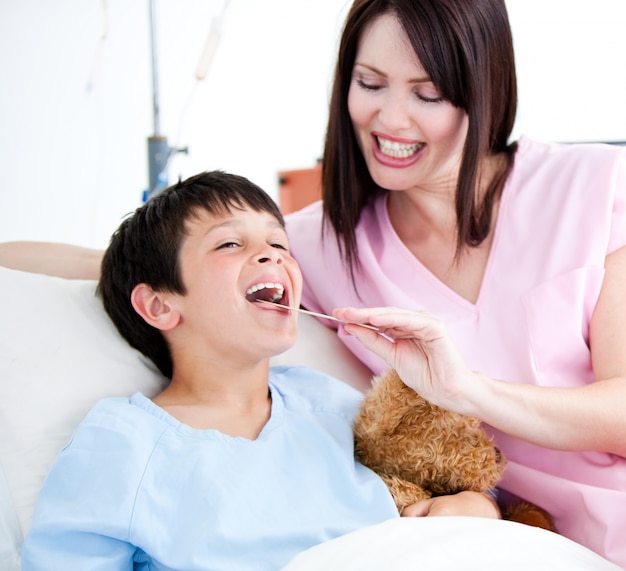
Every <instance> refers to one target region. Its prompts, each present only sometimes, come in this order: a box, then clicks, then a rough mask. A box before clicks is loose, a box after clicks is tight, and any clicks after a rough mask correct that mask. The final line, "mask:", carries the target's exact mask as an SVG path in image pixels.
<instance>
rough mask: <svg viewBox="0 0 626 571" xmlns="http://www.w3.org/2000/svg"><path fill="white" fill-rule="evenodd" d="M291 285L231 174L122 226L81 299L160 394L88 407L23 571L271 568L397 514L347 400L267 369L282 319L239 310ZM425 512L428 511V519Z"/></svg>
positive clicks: (273, 226) (262, 211)
mask: <svg viewBox="0 0 626 571" xmlns="http://www.w3.org/2000/svg"><path fill="white" fill-rule="evenodd" d="M301 287H302V278H301V274H300V270H299V267H298V265H297V263H296V261H295V260H294V259H293V258H292V257H291V255H290V254H289V248H288V242H287V237H286V234H285V231H284V222H283V218H282V215H281V213H280V211H279V210H278V208H277V206H276V204H275V203H274V202H273V200H272V199H271V198H270V197H269V196H268V195H267V194H265V192H264V191H263V190H261V189H260V188H259V187H257V186H255V185H254V184H252V183H251V182H249V181H248V180H246V179H244V178H242V177H238V176H234V175H228V174H225V173H222V172H211V173H203V174H200V175H197V176H194V177H192V178H190V179H188V180H186V181H184V182H179V183H178V184H176V185H174V186H172V187H170V188H169V189H167V190H165V191H163V192H162V193H160V194H158V195H157V196H155V197H154V198H152V199H151V200H150V201H149V202H147V203H146V204H145V205H143V206H142V207H141V208H139V209H138V210H137V211H136V212H135V213H134V214H133V215H132V216H131V217H130V218H127V219H126V220H125V221H124V222H122V224H121V225H120V228H119V229H118V231H117V232H116V233H115V234H114V235H113V237H112V239H111V243H110V245H109V247H108V249H107V251H106V252H105V255H104V258H103V262H102V272H101V278H100V283H99V291H100V293H101V295H102V299H103V303H104V306H105V309H106V310H107V313H108V314H109V316H110V317H111V319H112V320H113V322H114V323H115V324H116V326H117V328H118V329H119V331H120V333H121V334H122V335H123V336H124V337H125V338H126V339H127V341H128V342H129V343H130V344H131V345H132V346H133V347H135V348H137V349H138V350H140V351H141V352H143V353H144V354H145V355H146V356H148V357H150V358H151V359H152V360H153V361H154V362H155V363H156V365H157V366H158V367H159V368H160V370H161V371H162V372H163V373H164V375H166V376H167V377H168V378H170V379H171V381H170V383H169V385H168V386H167V387H166V388H165V390H163V392H161V393H160V394H158V395H157V396H156V397H155V398H154V399H152V400H150V399H148V398H146V397H145V396H143V395H142V394H139V393H137V394H135V395H133V396H132V397H131V398H130V399H128V398H111V399H105V400H103V401H101V402H100V403H98V404H97V405H96V406H95V407H94V408H93V409H92V410H91V411H90V413H89V414H88V415H87V417H86V418H85V420H84V421H83V422H82V423H81V424H80V425H79V427H78V428H77V430H76V431H75V433H74V435H73V437H72V440H71V441H70V443H69V444H68V445H67V446H66V447H65V448H64V449H63V450H62V451H61V452H60V453H59V456H58V458H57V460H56V462H55V464H54V465H53V467H52V469H51V471H50V474H49V475H48V477H47V479H46V482H45V483H44V485H43V487H42V490H41V493H40V496H39V498H38V500H37V504H36V506H35V513H34V516H33V523H32V527H31V531H30V533H29V535H28V536H27V538H26V541H25V543H24V550H23V554H22V569H23V571H39V570H44V569H62V570H63V571H94V570H107V571H110V570H131V569H159V570H175V569H176V570H181V571H182V570H185V571H193V570H202V571H206V570H208V569H211V570H219V569H225V570H228V571H234V570H238V569H254V570H255V571H258V570H262V569H268V570H276V569H279V568H280V567H282V566H283V565H285V564H286V563H287V562H288V561H289V560H290V559H291V558H292V557H293V556H295V555H296V554H297V553H299V552H300V551H303V550H304V549H307V548H308V547H311V546H313V545H316V544H318V543H320V542H322V541H325V540H327V539H331V538H334V537H337V536H339V535H342V534H345V533H347V532H350V531H353V530H356V529H359V528H361V527H364V526H367V525H371V524H375V523H379V522H381V521H383V520H385V519H388V518H392V517H397V516H398V513H397V511H396V508H395V505H394V502H393V500H392V498H391V495H390V494H389V492H388V490H387V488H386V486H385V485H384V484H383V482H382V480H380V479H379V478H378V476H376V475H375V474H374V473H373V472H371V471H370V470H368V469H367V468H365V467H364V466H362V465H361V464H359V463H358V462H356V461H355V459H354V449H353V434H352V420H353V418H354V415H355V414H356V411H357V409H358V406H359V402H360V399H361V395H360V393H358V392H357V391H356V390H354V389H352V388H351V387H349V386H347V385H345V384H344V383H341V382H339V381H336V380H334V379H331V378H329V377H327V376H326V375H323V374H322V373H318V372H316V371H313V370H311V369H307V368H304V367H274V368H272V369H270V368H269V358H270V357H272V356H274V355H277V354H279V353H281V352H283V351H285V350H286V349H288V348H289V347H290V346H291V345H292V344H293V343H294V341H295V336H296V313H295V312H290V311H288V310H283V309H280V308H278V307H272V306H271V305H267V304H261V303H256V301H257V300H259V299H264V300H269V301H275V302H279V303H281V304H284V305H288V306H291V307H298V306H299V304H300V292H301ZM462 494H468V495H470V496H471V494H474V493H473V492H462V493H461V494H458V495H457V496H454V497H456V498H458V497H460V496H462ZM438 500H443V498H439V499H438ZM443 501H444V503H443V504H434V503H432V504H428V506H430V505H443V507H444V511H443V512H439V513H446V512H445V506H446V503H445V500H443ZM427 502H430V500H428V501H427ZM481 502H483V504H484V502H489V500H485V498H482V499H481ZM415 506H418V504H415ZM489 506H491V503H489ZM472 509H473V508H472ZM429 510H430V511H429ZM405 511H406V510H405ZM411 513H412V515H426V514H427V513H429V514H430V515H434V514H435V513H436V511H435V510H434V509H431V508H430V507H427V506H424V505H422V507H418V508H414V511H412V512H411ZM448 513H450V512H448Z"/></svg>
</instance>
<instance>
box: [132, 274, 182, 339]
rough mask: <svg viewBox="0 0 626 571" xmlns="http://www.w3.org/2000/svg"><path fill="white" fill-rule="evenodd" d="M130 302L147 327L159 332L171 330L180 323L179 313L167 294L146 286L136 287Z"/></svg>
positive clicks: (139, 285)
mask: <svg viewBox="0 0 626 571" xmlns="http://www.w3.org/2000/svg"><path fill="white" fill-rule="evenodd" d="M130 301H131V303H132V304H133V307H134V308H135V311H136V312H137V313H138V314H139V315H140V316H141V317H142V318H143V319H144V321H145V322H146V323H147V324H148V325H152V327H155V328H156V329H160V330H161V331H167V330H169V329H173V328H174V327H176V325H178V323H179V321H180V312H178V311H177V310H176V309H175V308H174V307H173V306H172V304H171V303H170V301H169V297H168V294H166V293H163V292H158V291H154V290H153V289H152V288H151V287H150V286H149V285H147V284H143V283H142V284H138V285H136V286H135V287H134V288H133V291H132V293H131V294H130Z"/></svg>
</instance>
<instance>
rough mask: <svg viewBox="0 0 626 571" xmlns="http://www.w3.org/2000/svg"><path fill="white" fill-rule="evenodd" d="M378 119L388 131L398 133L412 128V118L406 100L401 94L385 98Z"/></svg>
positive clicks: (389, 95)
mask: <svg viewBox="0 0 626 571" xmlns="http://www.w3.org/2000/svg"><path fill="white" fill-rule="evenodd" d="M378 117H379V119H380V121H381V123H382V124H383V125H384V126H385V128H386V129H389V130H390V131H398V130H401V129H408V128H409V127H410V126H411V116H410V113H409V109H408V106H407V101H406V99H405V98H404V97H403V96H402V95H400V94H392V93H390V94H388V95H387V96H386V97H384V98H383V100H382V101H381V105H380V110H379V112H378Z"/></svg>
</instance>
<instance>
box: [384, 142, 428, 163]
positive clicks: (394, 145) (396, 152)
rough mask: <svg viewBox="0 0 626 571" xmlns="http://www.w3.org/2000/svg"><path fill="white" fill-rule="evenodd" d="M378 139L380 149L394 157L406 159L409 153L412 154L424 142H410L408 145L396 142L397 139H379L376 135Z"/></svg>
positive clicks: (421, 146) (420, 147)
mask: <svg viewBox="0 0 626 571" xmlns="http://www.w3.org/2000/svg"><path fill="white" fill-rule="evenodd" d="M376 139H377V140H378V146H379V147H380V150H381V151H382V152H383V153H384V154H385V155H388V156H390V157H395V158H398V159H406V158H407V157H410V156H411V155H414V154H415V153H417V151H419V150H420V149H422V148H423V147H424V145H425V144H426V143H412V144H410V145H408V144H405V143H398V142H397V141H389V140H387V139H381V138H380V137H376Z"/></svg>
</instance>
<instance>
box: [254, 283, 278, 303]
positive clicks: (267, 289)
mask: <svg viewBox="0 0 626 571" xmlns="http://www.w3.org/2000/svg"><path fill="white" fill-rule="evenodd" d="M284 293H285V287H284V286H283V284H279V283H272V282H266V283H259V284H255V285H253V286H252V287H251V288H250V289H248V291H247V292H246V299H247V300H248V301H257V300H259V299H262V300H264V301H272V302H275V301H278V300H279V299H282V297H283V295H284Z"/></svg>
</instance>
